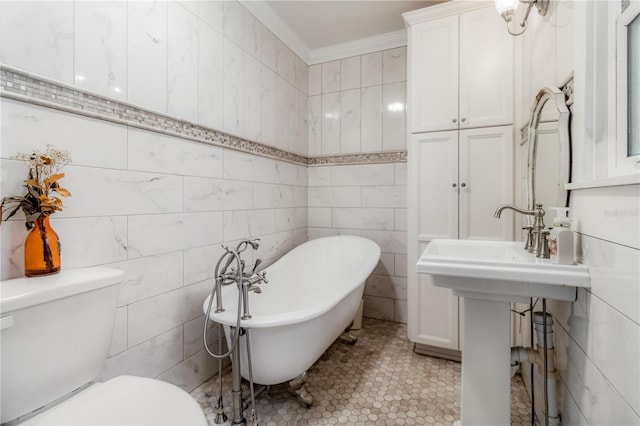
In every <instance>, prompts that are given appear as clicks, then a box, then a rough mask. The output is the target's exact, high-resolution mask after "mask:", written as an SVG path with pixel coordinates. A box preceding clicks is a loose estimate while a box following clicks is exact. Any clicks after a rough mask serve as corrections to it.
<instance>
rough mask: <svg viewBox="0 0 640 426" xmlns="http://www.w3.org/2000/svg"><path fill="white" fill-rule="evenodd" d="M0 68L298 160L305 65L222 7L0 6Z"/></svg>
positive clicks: (302, 149)
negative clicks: (270, 148)
mask: <svg viewBox="0 0 640 426" xmlns="http://www.w3.org/2000/svg"><path fill="white" fill-rule="evenodd" d="M0 40H3V42H1V43H0V62H2V63H3V64H7V65H10V66H12V67H16V68H19V69H22V70H25V71H28V72H31V73H34V74H37V75H41V76H43V77H47V78H51V79H54V80H56V81H59V82H63V83H67V84H73V85H75V86H77V87H80V88H82V89H84V90H87V91H90V92H94V93H96V94H100V95H105V96H109V97H111V98H114V99H118V100H122V101H128V102H130V103H132V104H135V105H136V106H139V107H144V108H147V109H149V110H151V111H155V112H160V113H167V114H170V115H172V116H175V117H178V118H180V119H183V120H186V121H189V122H191V123H195V124H200V125H203V126H207V127H211V128H214V129H216V130H220V131H224V132H226V133H229V134H231V135H234V136H238V137H242V138H246V139H249V140H252V141H255V142H260V143H264V144H266V145H269V146H273V147H276V148H279V149H282V150H285V151H290V152H293V153H296V154H300V155H306V154H307V147H308V142H307V137H308V130H307V124H306V120H307V114H306V113H301V112H300V111H306V110H307V91H308V67H307V65H306V64H305V63H304V62H303V61H302V60H301V59H300V58H298V57H297V56H296V55H295V54H294V53H293V52H292V51H291V50H290V49H289V48H288V47H287V46H285V45H284V44H283V43H282V42H281V41H280V40H278V39H277V38H276V37H275V36H274V35H273V34H272V33H271V32H270V31H269V30H268V29H267V28H266V27H265V26H264V25H263V24H262V23H261V22H260V21H258V20H257V19H255V18H254V17H253V16H252V15H251V14H250V13H249V12H248V11H247V10H245V8H244V7H243V6H242V5H241V4H240V3H238V2H237V1H235V0H231V1H227V0H225V1H129V2H118V1H86V2H85V1H75V2H68V1H51V2H46V4H45V3H42V2H32V1H22V2H0Z"/></svg>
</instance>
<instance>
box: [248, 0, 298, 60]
mask: <svg viewBox="0 0 640 426" xmlns="http://www.w3.org/2000/svg"><path fill="white" fill-rule="evenodd" d="M239 1H240V3H241V4H242V5H243V6H244V7H245V8H246V9H247V10H248V11H249V12H251V14H252V15H253V16H255V17H256V18H257V19H258V20H259V21H260V22H262V24H263V25H264V26H265V27H267V28H268V29H269V30H270V31H271V32H272V33H273V34H274V35H275V36H276V37H278V38H279V39H280V41H282V42H283V43H284V44H285V45H286V46H287V47H288V48H289V49H291V50H293V52H294V53H295V54H296V55H298V57H299V58H300V59H302V60H303V61H304V62H305V63H306V64H308V63H309V53H310V51H309V48H308V47H307V45H306V44H305V43H304V42H303V41H302V39H301V38H300V37H299V36H298V34H296V33H295V32H294V31H293V30H292V29H291V28H290V27H289V25H287V24H286V22H284V21H283V20H282V18H280V16H278V14H277V13H275V12H274V11H273V9H271V7H270V6H269V5H268V4H267V3H266V2H265V1H263V0H239Z"/></svg>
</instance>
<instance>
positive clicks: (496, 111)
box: [458, 7, 514, 129]
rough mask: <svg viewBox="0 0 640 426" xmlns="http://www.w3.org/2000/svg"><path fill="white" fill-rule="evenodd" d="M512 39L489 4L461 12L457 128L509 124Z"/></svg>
mask: <svg viewBox="0 0 640 426" xmlns="http://www.w3.org/2000/svg"><path fill="white" fill-rule="evenodd" d="M513 39H514V38H513V37H512V36H511V35H509V33H508V32H507V30H506V28H505V26H504V21H503V20H502V17H500V15H498V14H497V13H496V11H495V9H494V8H492V7H491V8H484V9H480V10H475V11H471V12H466V13H462V14H460V45H459V52H460V59H459V60H460V64H459V69H460V86H459V90H460V94H459V106H458V108H459V120H460V129H465V128H473V127H487V126H499V125H506V124H511V123H512V121H513V43H514V42H513Z"/></svg>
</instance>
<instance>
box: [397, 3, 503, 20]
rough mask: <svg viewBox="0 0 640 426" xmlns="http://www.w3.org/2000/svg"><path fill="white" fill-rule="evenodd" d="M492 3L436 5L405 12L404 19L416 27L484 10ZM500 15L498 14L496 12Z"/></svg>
mask: <svg viewBox="0 0 640 426" xmlns="http://www.w3.org/2000/svg"><path fill="white" fill-rule="evenodd" d="M493 4H494V3H493V2H492V1H485V0H483V1H479V0H453V1H449V2H446V3H440V4H436V5H434V6H429V7H425V8H423V9H418V10H414V11H411V12H405V13H403V14H402V18H403V19H404V22H405V24H406V25H415V24H418V23H420V22H425V21H430V20H432V19H437V18H443V17H445V16H451V15H457V14H459V13H461V12H468V11H471V10H477V9H482V8H485V7H491V6H493ZM496 13H498V12H496Z"/></svg>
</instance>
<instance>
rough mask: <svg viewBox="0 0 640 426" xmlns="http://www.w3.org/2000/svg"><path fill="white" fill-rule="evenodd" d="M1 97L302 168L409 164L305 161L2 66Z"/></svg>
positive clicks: (381, 158)
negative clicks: (311, 166)
mask: <svg viewBox="0 0 640 426" xmlns="http://www.w3.org/2000/svg"><path fill="white" fill-rule="evenodd" d="M0 97H4V98H9V99H15V100H18V101H22V102H27V103H31V104H34V105H39V106H43V107H47V108H53V109H57V110H60V111H65V112H70V113H73V114H80V115H84V116H87V117H91V118H96V119H99V120H106V121H110V122H113V123H117V124H123V125H126V126H131V127H136V128H140V129H144V130H150V131H154V132H158V133H163V134H166V135H170V136H177V137H180V138H184V139H189V140H193V141H196V142H202V143H207V144H210V145H216V146H221V147H224V148H230V149H233V150H237V151H242V152H246V153H250V154H255V155H260V156H263V157H268V158H273V159H276V160H282V161H287V162H290V163H294V164H299V165H303V166H307V165H332V164H366V163H388V162H398V161H407V152H406V151H400V152H385V153H371V154H369V153H363V154H350V155H333V156H324V157H305V156H303V155H299V154H294V153H292V152H288V151H284V150H281V149H278V148H274V147H271V146H268V145H264V144H261V143H258V142H253V141H250V140H247V139H243V138H239V137H236V136H233V135H230V134H227V133H224V132H221V131H219V130H214V129H211V128H208V127H204V126H201V125H199V124H194V123H190V122H188V121H185V120H182V119H179V118H176V117H172V116H170V115H167V114H161V113H158V112H154V111H150V110H146V109H144V108H140V107H137V106H134V105H131V104H129V103H126V102H123V101H121V100H117V99H112V98H108V97H106V96H102V95H98V94H94V93H91V92H88V91H83V90H80V89H78V88H77V87H74V86H72V85H68V84H65V83H60V82H57V81H54V80H50V79H47V78H44V77H42V76H37V75H33V74H30V73H27V72H24V71H22V70H19V69H16V68H13V67H10V66H7V65H4V64H0Z"/></svg>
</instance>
